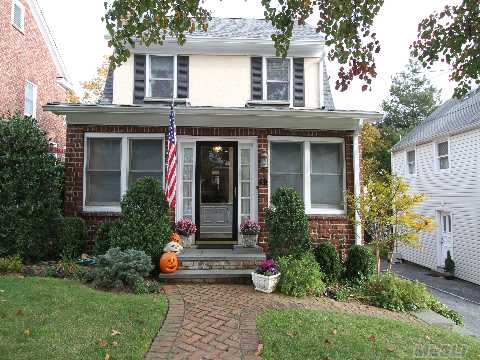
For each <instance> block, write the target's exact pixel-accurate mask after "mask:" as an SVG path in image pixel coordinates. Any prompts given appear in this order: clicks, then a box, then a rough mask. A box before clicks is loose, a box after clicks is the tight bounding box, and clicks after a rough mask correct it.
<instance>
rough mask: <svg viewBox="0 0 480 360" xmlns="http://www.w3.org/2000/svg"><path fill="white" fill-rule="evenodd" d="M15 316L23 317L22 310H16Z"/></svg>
mask: <svg viewBox="0 0 480 360" xmlns="http://www.w3.org/2000/svg"><path fill="white" fill-rule="evenodd" d="M15 315H17V316H23V310H22V309H18V310H17V312H16V313H15Z"/></svg>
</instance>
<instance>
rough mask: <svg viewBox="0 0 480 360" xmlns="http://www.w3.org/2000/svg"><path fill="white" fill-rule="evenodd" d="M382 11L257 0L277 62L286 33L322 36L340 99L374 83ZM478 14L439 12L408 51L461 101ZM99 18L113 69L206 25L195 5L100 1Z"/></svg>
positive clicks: (326, 0) (467, 7)
mask: <svg viewBox="0 0 480 360" xmlns="http://www.w3.org/2000/svg"><path fill="white" fill-rule="evenodd" d="M383 4H384V0H356V1H352V0H336V1H332V0H317V1H293V0H290V1H285V0H282V1H272V0H262V5H263V7H264V10H265V12H264V14H265V18H266V19H267V20H270V21H271V22H272V24H273V25H274V26H275V28H276V29H277V32H276V33H275V34H273V35H272V41H273V43H274V46H275V49H276V51H277V54H278V55H279V56H286V55H287V52H288V49H289V47H290V41H291V39H292V36H293V28H294V25H295V24H304V23H305V22H306V20H307V19H308V18H309V17H310V16H312V15H313V14H315V15H318V17H319V20H318V22H317V24H316V30H317V31H318V32H320V33H322V34H324V36H325V44H326V45H327V46H328V47H329V51H328V58H329V60H330V61H337V62H338V63H339V64H340V65H341V67H340V70H339V72H338V79H337V81H336V84H335V87H336V89H339V90H341V91H345V90H346V89H347V88H348V86H349V85H350V84H351V82H352V80H353V79H354V78H356V77H358V78H359V79H360V80H362V90H367V89H369V88H370V84H371V82H372V79H373V78H375V77H376V75H377V73H376V64H375V58H376V56H377V54H378V53H379V52H380V51H381V45H380V42H379V41H378V40H377V34H376V33H375V32H374V31H373V28H372V27H373V22H374V20H375V18H376V16H377V15H378V13H379V12H380V10H381V8H382V6H383ZM478 10H479V5H478V0H463V1H462V4H461V5H459V6H447V7H446V8H445V10H444V11H442V12H440V13H434V14H432V15H430V16H429V17H428V18H426V19H425V20H423V21H422V22H421V23H420V25H419V38H418V40H417V41H416V42H415V43H414V44H413V51H412V53H413V55H414V56H415V57H416V58H418V59H419V60H420V61H421V62H422V64H424V66H427V65H431V64H433V63H434V62H436V61H438V60H439V59H440V60H442V61H446V62H447V63H448V64H450V65H451V67H452V72H451V78H452V79H453V80H455V81H459V82H460V87H459V91H458V94H462V93H464V91H465V89H467V87H468V86H469V85H470V84H471V83H472V82H473V80H475V79H477V78H478V75H479V71H480V66H479V61H480V60H479V59H480V48H479V47H478V46H477V44H478V43H479V37H480V25H479V24H480V15H479V11H478ZM105 11H106V12H105V16H104V21H105V24H106V27H107V31H108V33H109V34H110V37H111V39H110V40H109V46H110V47H113V49H114V52H113V55H112V56H111V60H112V64H113V65H114V66H115V65H119V64H121V63H123V62H125V61H126V60H127V59H128V57H129V56H130V51H129V47H134V46H135V43H136V41H139V42H140V43H141V44H144V45H146V46H150V45H151V44H163V43H164V41H165V39H166V38H167V37H171V38H174V39H176V40H177V42H178V43H179V44H180V45H182V44H184V43H185V41H186V34H188V33H192V32H193V31H195V30H203V31H208V22H209V20H210V19H211V13H210V11H208V10H207V9H206V8H205V7H203V2H201V1H198V0H185V1H174V0H162V1H160V0H140V1H138V0H137V1H132V0H108V1H105ZM476 82H477V83H478V80H476Z"/></svg>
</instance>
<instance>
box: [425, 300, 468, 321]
mask: <svg viewBox="0 0 480 360" xmlns="http://www.w3.org/2000/svg"><path fill="white" fill-rule="evenodd" d="M428 307H429V309H430V310H432V311H434V312H436V313H437V314H440V315H442V316H444V317H446V318H448V319H451V320H452V321H453V322H454V323H455V324H457V325H463V316H462V315H460V314H459V313H458V312H456V311H455V310H452V309H450V308H449V307H448V306H447V305H444V304H442V303H441V302H440V301H438V300H437V299H435V298H434V297H433V296H430V301H429V303H428Z"/></svg>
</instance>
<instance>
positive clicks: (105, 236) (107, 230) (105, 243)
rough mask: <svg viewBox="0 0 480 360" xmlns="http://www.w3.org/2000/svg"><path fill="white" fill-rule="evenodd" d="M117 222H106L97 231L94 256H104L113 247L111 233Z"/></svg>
mask: <svg viewBox="0 0 480 360" xmlns="http://www.w3.org/2000/svg"><path fill="white" fill-rule="evenodd" d="M114 226H115V221H110V220H106V221H104V222H103V223H102V224H101V225H100V226H99V227H98V230H97V235H96V238H95V246H94V248H93V255H103V254H105V253H106V252H107V251H108V249H110V248H111V247H112V240H111V231H112V228H113V227H114Z"/></svg>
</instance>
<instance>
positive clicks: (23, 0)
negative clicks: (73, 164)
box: [0, 0, 71, 156]
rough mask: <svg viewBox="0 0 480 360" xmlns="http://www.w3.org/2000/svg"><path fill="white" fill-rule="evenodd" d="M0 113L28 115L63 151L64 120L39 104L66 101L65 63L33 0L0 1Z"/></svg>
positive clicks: (56, 150) (59, 149) (56, 148)
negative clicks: (34, 119)
mask: <svg viewBox="0 0 480 360" xmlns="http://www.w3.org/2000/svg"><path fill="white" fill-rule="evenodd" d="M0 34H2V35H1V36H0V48H1V51H0V114H2V115H6V114H14V113H16V112H20V113H21V114H25V115H30V116H33V117H35V118H36V119H37V121H38V123H39V125H40V127H41V128H42V129H43V130H45V132H46V134H47V137H48V138H49V140H50V144H51V149H52V151H54V152H57V153H58V154H59V155H61V156H63V152H64V148H65V134H66V129H65V120H64V117H63V116H59V115H55V114H52V113H50V112H45V111H43V109H42V104H46V103H48V102H51V101H66V99H67V91H68V90H69V89H71V85H70V81H69V79H68V76H67V73H66V70H65V66H64V64H63V62H62V59H61V57H60V53H59V51H58V48H57V47H56V45H55V42H54V40H53V38H52V35H51V33H50V31H49V29H48V26H47V23H46V22H45V18H44V17H43V14H42V11H41V9H40V7H39V5H38V3H37V1H36V0H4V1H1V2H0Z"/></svg>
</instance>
